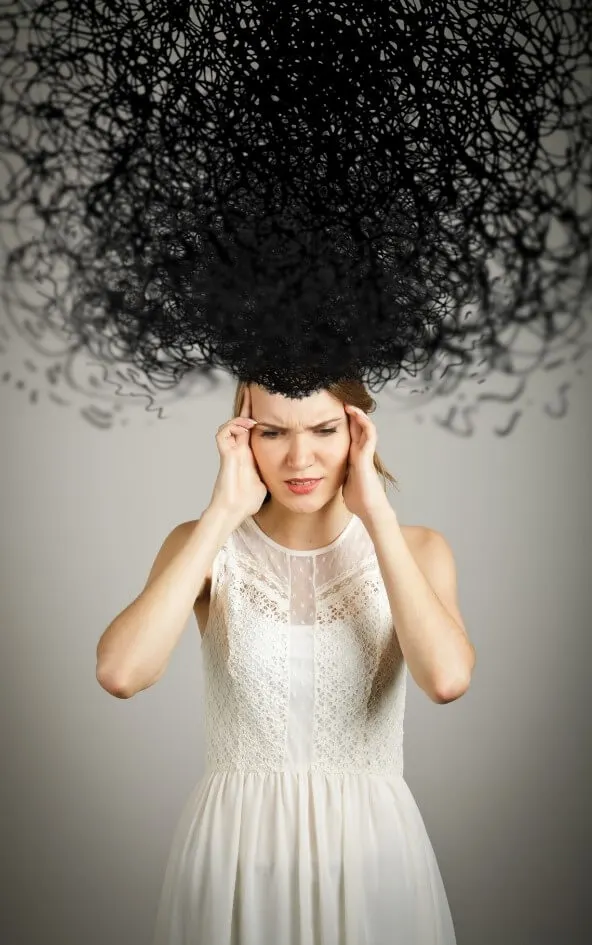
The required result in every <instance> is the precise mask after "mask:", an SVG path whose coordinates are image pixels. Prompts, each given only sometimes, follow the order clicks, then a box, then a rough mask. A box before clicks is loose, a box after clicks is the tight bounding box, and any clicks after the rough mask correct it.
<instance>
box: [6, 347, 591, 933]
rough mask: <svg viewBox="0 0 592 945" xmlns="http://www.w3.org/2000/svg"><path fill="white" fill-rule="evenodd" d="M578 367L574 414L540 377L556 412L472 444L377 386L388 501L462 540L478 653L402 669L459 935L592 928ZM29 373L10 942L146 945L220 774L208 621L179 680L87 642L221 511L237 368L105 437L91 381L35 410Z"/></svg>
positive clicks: (11, 472) (9, 728) (586, 375)
mask: <svg viewBox="0 0 592 945" xmlns="http://www.w3.org/2000/svg"><path fill="white" fill-rule="evenodd" d="M16 360H17V355H16V354H15V355H14V363H13V364H12V367H13V369H14V368H15V367H16ZM7 367H10V357H9V356H6V357H5V358H4V360H3V368H4V369H6V368H7ZM582 368H585V370H583V371H582V372H581V373H580V375H579V376H578V377H577V379H576V381H575V383H573V385H572V387H571V389H570V390H569V393H568V400H569V410H568V411H567V414H566V415H565V416H563V417H562V418H557V417H555V416H554V415H553V414H554V411H553V410H552V411H551V413H546V412H545V411H544V409H542V405H543V404H544V403H545V398H548V401H549V404H551V405H553V403H554V402H556V401H557V393H556V390H557V385H558V382H559V381H560V377H559V376H558V375H557V374H556V373H554V374H553V376H551V375H550V374H549V375H547V376H539V377H538V378H536V379H535V380H534V381H533V382H532V389H533V391H535V392H536V397H538V406H536V404H535V406H532V407H530V408H528V409H527V410H526V412H525V415H524V416H523V417H522V418H521V420H520V422H519V423H518V424H517V426H516V428H515V429H514V431H513V433H512V434H511V435H510V436H506V437H500V436H497V435H496V434H495V433H494V427H495V416H494V415H495V412H496V410H499V411H502V407H501V406H500V405H497V406H496V405H495V404H494V405H490V406H489V407H488V408H487V409H488V410H489V414H487V413H486V411H485V409H484V411H483V412H482V415H481V419H482V424H481V426H480V427H478V429H477V431H476V432H475V434H474V435H473V436H471V437H460V436H454V435H452V434H450V433H449V432H447V431H446V430H445V429H443V428H442V426H441V425H439V424H438V423H437V422H435V421H434V419H433V417H434V415H435V409H432V410H431V414H430V410H428V408H425V409H423V410H419V409H418V410H416V411H413V410H405V409H402V408H401V406H400V404H397V402H396V401H395V400H394V399H393V398H391V397H389V396H387V393H386V392H385V393H384V394H383V393H378V395H377V400H378V410H377V412H376V413H375V414H374V415H373V420H374V422H375V423H376V426H377V429H378V433H379V441H378V448H379V452H380V454H381V456H382V458H383V460H384V461H385V463H386V465H387V467H388V468H389V470H390V471H391V472H392V473H393V474H394V475H395V476H396V477H397V478H398V480H399V484H400V491H399V492H393V491H392V490H389V498H390V501H391V503H392V504H393V506H394V507H395V509H396V510H397V513H398V515H399V519H400V521H401V522H402V523H404V524H425V525H428V526H430V527H432V528H436V529H438V530H440V531H442V532H443V534H444V535H445V536H446V538H447V539H448V541H449V543H450V544H451V546H452V548H453V551H454V554H455V558H456V563H457V569H458V582H459V597H460V603H461V610H462V613H463V616H464V618H465V621H466V625H467V629H468V631H469V635H470V636H471V639H472V640H473V642H474V644H475V646H476V649H477V666H476V669H475V672H474V676H473V680H472V685H471V688H470V690H469V691H468V693H467V694H466V695H465V696H464V697H463V698H461V699H460V700H458V701H456V702H454V703H452V704H449V705H446V706H440V705H436V704H434V703H432V702H430V701H429V699H428V698H427V696H426V695H425V694H424V693H423V692H421V691H420V690H419V689H418V688H417V686H415V684H413V682H410V686H409V690H408V700H407V713H406V723H405V776H406V779H407V781H408V783H409V785H410V787H411V789H412V791H413V792H414V795H415V798H416V800H417V802H418V805H419V807H420V810H421V812H422V814H423V817H424V820H425V822H426V826H427V829H428V832H429V835H430V839H431V841H432V844H433V846H434V849H435V851H436V855H437V857H438V861H439V865H440V868H441V871H442V875H443V879H444V883H445V886H446V890H447V893H448V897H449V901H450V905H451V909H452V913H453V917H454V921H455V926H456V930H457V937H458V945H476V943H478V945H531V943H532V945H535V943H536V945H559V943H561V945H587V943H588V942H590V940H591V938H590V926H589V924H588V926H587V927H586V926H585V922H586V914H585V913H586V908H587V900H588V899H589V888H588V887H589V875H590V853H589V851H590V841H591V836H590V816H589V809H588V802H586V797H587V796H588V793H589V790H590V777H589V775H590V765H589V761H590V744H591V741H590V698H589V691H590V665H591V663H590V656H591V653H590V644H589V640H590V620H591V615H592V590H591V585H592V573H591V567H590V561H591V555H592V515H591V511H590V508H591V499H590V496H591V474H592V462H591V449H590V440H591V430H590V426H591V425H590V412H589V403H590V400H591V394H592V371H591V369H590V360H589V359H588V360H587V361H586V362H585V363H584V362H582ZM17 374H18V371H16V372H15V371H14V370H13V372H12V374H10V376H7V375H6V374H5V377H4V380H5V383H4V384H3V385H2V386H0V397H1V411H0V444H1V449H2V463H1V475H2V490H1V499H0V501H1V503H2V505H1V508H0V517H1V521H2V540H1V548H0V552H1V557H0V622H1V629H2V650H1V654H0V656H1V660H0V683H1V688H0V693H1V706H0V711H1V716H0V717H1V719H2V731H1V736H2V743H1V752H2V756H1V757H2V778H1V780H0V810H1V811H2V843H1V847H2V851H3V853H2V869H3V873H4V876H3V878H2V880H1V882H0V893H1V896H2V900H3V901H2V903H1V914H2V930H1V940H2V942H3V943H6V945H81V943H84V945H148V943H149V942H150V937H151V934H152V925H153V922H154V918H155V910H156V904H157V899H158V895H159V893H160V885H161V882H162V878H163V873H164V868H165V863H166V858H167V855H168V850H169V844H170V842H171V839H172V833H173V830H174V827H175V824H176V820H177V817H178V816H179V814H180V811H181V808H182V806H183V805H184V803H185V800H186V798H187V796H188V794H189V793H190V791H191V790H192V788H193V786H194V784H195V782H196V781H197V779H198V778H200V777H201V775H202V773H203V771H204V757H203V718H202V711H201V700H202V681H201V656H200V649H199V637H198V629H197V626H196V624H195V622H194V621H193V618H192V619H191V621H190V622H188V626H187V630H186V631H185V633H184V635H183V637H182V638H181V641H180V643H179V645H178V647H177V648H176V650H175V651H174V654H173V656H172V659H171V661H170V664H169V667H168V670H167V672H166V674H165V676H164V677H163V678H162V679H161V680H160V682H159V683H158V684H157V685H155V686H153V687H152V688H150V689H148V690H146V691H144V692H142V693H140V694H138V695H137V696H136V697H134V698H133V699H130V700H127V701H122V700H118V699H116V698H114V697H112V696H110V695H109V694H108V693H106V692H105V691H103V690H102V689H101V688H100V686H99V685H98V683H97V681H96V679H95V648H96V645H97V641H98V639H99V636H100V635H101V633H102V632H103V630H104V629H105V628H106V626H107V625H108V623H109V622H110V621H111V620H112V619H113V617H115V616H116V614H117V613H119V612H120V611H121V610H122V609H123V608H124V607H125V606H127V604H128V603H130V601H131V600H132V599H133V598H134V597H135V596H136V595H137V594H138V593H139V592H140V590H141V589H142V587H143V585H144V582H145V580H146V577H147V574H148V571H149V568H150V565H151V564H152V561H153V559H154V556H155V554H156V552H157V550H158V548H159V547H160V544H161V542H162V540H163V539H164V537H165V535H166V534H167V533H168V532H169V531H170V529H171V528H172V527H173V526H174V525H176V524H177V523H178V522H180V521H184V520H186V519H189V518H195V517H197V516H198V515H200V514H201V513H202V511H203V509H204V508H205V507H206V505H207V504H208V502H209V499H210V496H211V492H212V488H213V484H214V481H215V477H216V474H217V470H218V453H217V450H216V445H215V439H214V437H215V433H216V430H217V428H218V426H219V425H220V424H221V423H223V422H225V421H226V420H227V419H229V418H230V415H231V413H230V412H231V408H232V398H233V393H234V383H233V382H232V381H231V379H230V378H228V377H222V381H221V385H220V387H219V388H217V389H216V390H214V391H213V392H206V391H205V389H204V390H203V391H202V392H200V391H199V389H196V390H195V391H194V392H193V393H192V395H191V396H189V397H187V398H186V399H185V400H183V401H180V402H178V403H176V404H174V405H173V406H172V407H171V408H170V409H169V411H168V419H166V418H165V419H157V418H156V417H155V416H154V415H149V414H145V413H144V412H143V411H142V410H138V409H137V408H135V409H134V410H130V411H129V422H127V423H126V424H125V425H123V424H121V423H119V424H115V423H113V424H111V426H109V424H107V425H106V427H105V428H104V429H101V428H100V427H99V426H97V425H95V424H91V423H89V422H87V420H86V419H85V415H84V409H83V404H84V401H83V399H80V401H79V406H76V403H75V398H72V404H71V405H70V406H59V405H58V404H57V403H54V402H52V401H51V400H50V399H48V398H40V399H39V401H38V403H37V404H35V405H33V404H32V403H30V397H29V396H28V394H27V391H26V390H24V389H23V387H22V385H21V386H20V387H19V385H18V384H17V383H14V382H13V381H14V379H15V378H16V376H17ZM533 396H534V394H533ZM536 397H535V399H536ZM430 409H431V408H430ZM442 412H443V409H442ZM500 415H501V414H500ZM200 945H201V943H200ZM203 945H215V943H203Z"/></svg>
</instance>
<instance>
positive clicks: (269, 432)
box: [261, 427, 337, 436]
mask: <svg viewBox="0 0 592 945" xmlns="http://www.w3.org/2000/svg"><path fill="white" fill-rule="evenodd" d="M317 433H324V434H329V433H337V428H336V427H333V428H332V429H329V427H327V428H326V429H324V430H317ZM261 436H279V432H278V431H277V430H266V431H265V432H264V433H262V434H261Z"/></svg>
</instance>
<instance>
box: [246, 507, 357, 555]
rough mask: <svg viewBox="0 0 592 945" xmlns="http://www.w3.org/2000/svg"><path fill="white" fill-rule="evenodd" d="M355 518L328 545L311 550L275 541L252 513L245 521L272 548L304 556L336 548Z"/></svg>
mask: <svg viewBox="0 0 592 945" xmlns="http://www.w3.org/2000/svg"><path fill="white" fill-rule="evenodd" d="M355 518H356V516H355V515H352V517H351V518H350V520H349V522H348V523H347V525H346V526H345V528H344V529H343V531H341V532H340V533H339V535H338V536H337V538H334V539H333V541H331V542H329V544H328V545H324V546H323V547H322V548H310V549H309V550H302V549H295V548H286V546H285V545H280V544H279V542H277V541H274V539H273V538H270V536H269V535H268V534H267V533H266V532H264V531H263V529H262V528H261V526H260V525H259V524H258V523H257V522H256V521H255V519H254V518H253V516H252V515H249V516H248V518H246V519H245V523H246V524H247V525H249V526H250V527H251V528H252V529H255V531H256V532H257V534H258V535H259V537H260V538H262V539H263V541H266V542H267V544H268V545H271V546H272V548H277V549H278V551H283V552H284V554H287V555H295V556H297V557H303V556H306V557H310V556H311V555H320V554H323V552H325V551H331V550H332V549H333V548H336V547H337V546H338V545H340V544H341V542H342V541H343V539H344V538H345V537H346V535H348V534H349V532H350V530H351V529H352V528H353V523H354V521H355Z"/></svg>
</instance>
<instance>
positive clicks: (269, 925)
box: [153, 515, 455, 945]
mask: <svg viewBox="0 0 592 945" xmlns="http://www.w3.org/2000/svg"><path fill="white" fill-rule="evenodd" d="M202 656H203V673H204V687H205V705H204V709H205V734H206V772H205V774H204V776H203V777H202V778H201V779H200V780H199V781H198V783H197V785H196V786H195V788H194V790H193V791H192V793H191V795H190V796H189V798H188V800H187V802H186V804H185V807H184V809H183V811H182V813H181V816H180V819H179V822H178V825H177V827H176V830H175V833H174V836H173V840H172V846H171V850H170V854H169V858H168V863H167V866H166V871H165V875H164V881H163V885H162V890H161V895H160V901H159V904H158V909H157V916H156V928H155V933H154V939H153V945H454V943H455V934H454V927H453V923H452V918H451V915H450V910H449V906H448V901H447V897H446V893H445V890H444V886H443V883H442V878H441V875H440V871H439V868H438V865H437V861H436V858H435V855H434V851H433V848H432V846H431V844H430V841H429V838H428V835H427V832H426V828H425V825H424V822H423V820H422V817H421V814H420V812H419V809H418V807H417V805H416V802H415V800H414V798H413V795H412V793H411V791H410V790H409V787H408V785H407V783H406V781H405V780H404V778H403V715H404V709H405V690H406V682H407V667H406V664H405V662H404V660H403V657H402V653H401V649H400V646H399V643H398V640H397V637H396V634H395V633H394V630H393V623H392V617H391V611H390V605H389V601H388V597H387V594H386V589H385V586H384V583H383V580H382V576H381V574H380V570H379V567H378V561H377V558H376V554H375V551H374V546H373V544H372V541H371V539H370V536H369V535H368V532H367V531H366V529H365V528H364V525H363V523H362V521H361V520H360V519H359V518H358V517H357V516H355V515H354V516H352V518H351V519H350V521H349V523H348V525H347V526H346V528H345V530H344V531H343V532H342V533H341V534H340V535H339V536H338V538H337V539H336V540H335V541H333V542H332V543H331V544H330V545H327V546H326V547H325V548H319V549H315V550H314V551H292V550H290V549H286V548H284V547H283V546H282V545H279V544H278V543H277V542H275V541H273V540H272V539H271V538H270V537H269V536H268V535H266V534H265V533H264V532H263V530H262V529H261V527H260V526H259V525H258V524H257V523H256V522H255V520H254V519H253V518H252V517H249V518H247V519H245V521H244V522H243V523H242V524H241V525H240V527H239V528H237V529H236V530H235V531H234V532H233V533H232V534H231V535H230V536H229V538H228V540H227V541H226V543H225V544H224V546H223V547H222V548H221V549H220V551H219V552H218V554H217V555H216V558H215V560H214V562H213V566H212V586H211V603H210V614H209V620H208V624H207V627H206V629H205V631H204V635H203V640H202Z"/></svg>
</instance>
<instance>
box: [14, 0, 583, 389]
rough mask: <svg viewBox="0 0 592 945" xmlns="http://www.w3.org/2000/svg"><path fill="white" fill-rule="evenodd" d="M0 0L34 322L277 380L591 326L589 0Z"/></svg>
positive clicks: (135, 362) (426, 369)
mask: <svg viewBox="0 0 592 945" xmlns="http://www.w3.org/2000/svg"><path fill="white" fill-rule="evenodd" d="M1 9H2V26H1V31H0V37H1V40H0V58H1V62H2V65H1V66H0V70H1V72H0V75H1V81H2V91H1V97H0V116H1V118H0V125H1V130H0V136H1V137H0V150H1V151H2V162H3V163H2V168H1V170H2V181H1V196H0V208H1V210H0V212H1V214H2V222H3V224H4V227H3V235H4V238H5V243H6V279H5V299H4V301H5V306H6V311H7V312H9V313H10V317H11V318H13V319H14V320H16V319H17V318H18V317H19V316H17V314H16V312H17V310H18V311H19V312H20V313H22V312H27V317H28V319H29V325H30V324H31V319H34V321H35V322H36V323H37V324H38V325H39V333H40V335H41V334H43V332H46V331H48V330H51V331H52V332H54V333H57V334H58V335H59V336H60V337H61V338H63V339H65V340H66V342H67V344H68V346H69V348H70V350H72V351H76V350H80V349H84V350H85V351H87V352H88V353H89V354H90V355H91V356H92V358H94V359H95V360H96V361H97V362H98V363H100V364H102V365H108V364H116V363H125V364H128V365H131V366H132V367H133V368H134V369H137V370H138V371H141V372H142V373H143V374H144V375H145V376H146V377H147V378H148V379H149V381H150V383H151V384H153V385H154V386H155V387H156V388H159V389H161V390H162V389H167V388H175V387H178V386H179V385H180V383H181V381H182V379H183V378H184V377H185V376H186V375H187V374H188V372H196V371H197V372H200V371H201V372H202V373H203V374H204V375H206V374H207V373H208V372H209V371H211V370H212V368H214V367H222V368H223V369H224V370H226V371H228V372H230V373H231V374H233V375H234V376H235V377H237V378H242V379H248V380H255V381H257V382H258V383H261V384H263V385H265V386H266V387H267V388H268V389H269V390H271V391H273V392H280V393H283V394H285V395H287V396H289V397H300V396H304V395H306V394H309V393H311V392H312V391H314V390H316V389H318V388H320V387H323V386H326V385H327V384H328V383H330V382H331V381H334V380H337V379H339V378H342V377H352V376H355V377H360V378H361V379H363V380H365V381H366V383H367V384H368V386H369V387H370V389H372V390H378V389H379V388H381V387H383V386H384V385H385V384H386V383H387V382H388V381H390V380H393V379H396V378H398V377H400V376H406V377H417V376H420V375H422V373H423V376H424V377H430V372H432V374H433V371H434V365H435V364H436V363H437V362H438V363H439V364H440V366H443V374H442V378H444V375H446V377H445V380H442V381H441V382H440V381H438V382H436V386H435V389H434V391H433V393H434V395H437V394H438V393H439V392H440V393H442V392H444V390H446V391H447V392H450V384H451V379H453V381H454V383H455V384H458V383H459V382H460V381H461V380H462V379H464V378H466V377H467V376H470V372H471V371H473V372H474V371H475V369H476V365H477V364H478V365H480V366H483V365H485V367H486V369H487V371H488V372H502V373H506V374H512V372H513V371H514V370H515V369H516V368H515V365H514V362H513V358H514V353H515V352H514V347H513V345H515V343H516V342H515V338H516V336H517V334H519V335H520V337H521V339H522V340H524V336H525V333H526V334H527V335H528V336H529V338H530V339H531V341H532V342H533V344H534V347H535V349H536V355H537V356H536V357H534V358H533V359H532V361H533V364H532V368H531V369H534V368H535V367H536V366H537V365H540V364H541V363H542V362H543V361H544V358H545V355H546V353H547V352H548V350H549V347H550V346H551V345H552V344H555V346H556V345H557V340H558V339H562V338H563V339H565V341H566V344H571V345H574V344H576V345H577V344H578V339H581V337H582V333H583V330H584V328H585V327H586V326H585V318H586V314H587V312H588V311H589V304H590V288H591V275H590V270H591V267H590V262H591V241H590V222H591V213H590V196H591V193H592V181H591V168H590V165H591V154H592V149H591V147H590V144H591V138H592V121H591V110H590V104H591V88H590V57H591V49H592V46H591V43H590V39H591V35H592V34H591V25H592V6H591V5H590V3H589V2H588V0H573V2H568V0H545V2H540V3H539V2H530V0H529V2H522V0H503V2H502V0H492V2H489V3H483V2H482V0H466V2H462V3H454V4H451V3H449V2H448V0H446V2H441V0H434V2H428V3H423V2H420V0H397V2H377V0H358V2H356V3H355V4H352V3H351V2H350V0H323V2H322V3H320V2H319V0H313V2H307V0H296V2H294V0H283V2H282V3H278V2H277V0H274V2H269V0H248V2H247V0H210V2H209V3H207V4H205V3H188V2H183V0H175V2H174V3H171V2H170V0H127V2H124V0H103V2H89V0H45V2H10V0H7V2H4V3H2V7H1ZM20 317H21V318H22V315H21V316H20ZM555 351H556V347H555ZM555 356H556V355H555ZM432 380H433V377H432Z"/></svg>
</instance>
